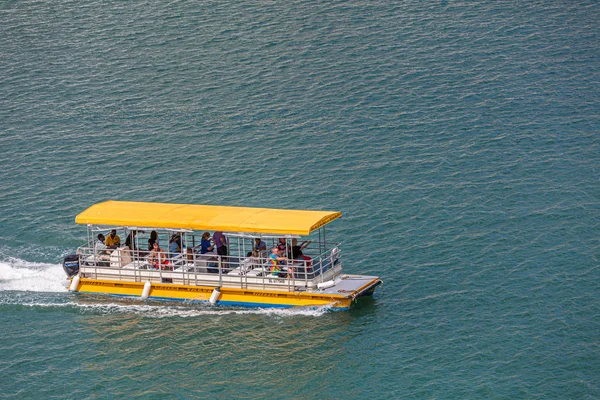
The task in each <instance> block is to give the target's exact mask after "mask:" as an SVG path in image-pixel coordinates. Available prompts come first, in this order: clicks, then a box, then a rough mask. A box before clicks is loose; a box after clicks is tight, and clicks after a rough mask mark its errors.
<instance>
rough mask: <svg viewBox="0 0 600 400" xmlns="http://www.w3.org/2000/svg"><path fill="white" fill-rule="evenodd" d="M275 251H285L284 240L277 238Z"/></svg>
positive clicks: (285, 244)
mask: <svg viewBox="0 0 600 400" xmlns="http://www.w3.org/2000/svg"><path fill="white" fill-rule="evenodd" d="M277 249H278V250H279V251H285V250H286V249H287V243H286V242H285V238H279V242H277Z"/></svg>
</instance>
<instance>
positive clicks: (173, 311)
mask: <svg viewBox="0 0 600 400" xmlns="http://www.w3.org/2000/svg"><path fill="white" fill-rule="evenodd" d="M68 283H69V281H68V280H67V279H66V276H65V273H64V271H63V269H62V266H61V265H60V264H49V263H38V262H30V261H25V260H21V259H19V258H14V257H10V258H8V259H4V260H2V261H0V292H4V295H2V296H0V304H2V305H9V306H10V305H14V306H21V307H40V308H61V309H66V310H69V309H71V310H74V311H77V312H83V313H89V314H98V315H104V314H129V315H141V316H144V317H149V318H169V317H182V318H189V317H199V316H205V315H244V314H250V315H271V316H276V317H294V316H314V317H318V316H321V315H323V314H325V313H327V312H329V311H330V307H310V308H293V309H279V308H236V307H218V306H217V307H214V306H210V305H208V304H206V305H205V304H187V303H183V304H180V303H176V304H174V303H171V302H153V303H147V302H143V301H142V300H138V299H126V298H123V299H117V300H115V298H112V299H110V298H109V299H108V300H107V298H104V297H97V296H93V295H71V294H69V295H67V296H56V295H53V294H55V293H65V294H66V293H67V292H68ZM10 292H12V294H11V293H10ZM20 292H36V293H35V294H32V293H30V294H25V293H20ZM46 293H47V295H46Z"/></svg>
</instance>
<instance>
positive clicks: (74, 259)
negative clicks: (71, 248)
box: [63, 254, 79, 278]
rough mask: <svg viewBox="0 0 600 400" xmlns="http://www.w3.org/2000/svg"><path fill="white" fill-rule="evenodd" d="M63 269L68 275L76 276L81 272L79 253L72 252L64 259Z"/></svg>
mask: <svg viewBox="0 0 600 400" xmlns="http://www.w3.org/2000/svg"><path fill="white" fill-rule="evenodd" d="M63 269H64V270H65V273H66V274H67V277H69V278H70V277H72V276H75V275H77V274H78V273H79V254H70V255H68V256H66V257H65V259H64V260H63Z"/></svg>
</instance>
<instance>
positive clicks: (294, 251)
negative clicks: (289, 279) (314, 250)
mask: <svg viewBox="0 0 600 400" xmlns="http://www.w3.org/2000/svg"><path fill="white" fill-rule="evenodd" d="M310 242H312V240H305V241H304V242H302V243H301V244H300V246H298V239H296V238H294V239H292V248H291V251H290V252H288V256H290V255H291V258H292V259H294V260H295V259H296V258H299V257H300V256H301V255H302V250H304V249H305V248H306V247H307V246H308V245H309V244H310Z"/></svg>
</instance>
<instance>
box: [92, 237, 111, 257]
mask: <svg viewBox="0 0 600 400" xmlns="http://www.w3.org/2000/svg"><path fill="white" fill-rule="evenodd" d="M106 249H107V247H106V244H104V235H103V234H101V233H99V234H98V239H97V240H96V244H95V245H94V250H96V254H108V251H106Z"/></svg>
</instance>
